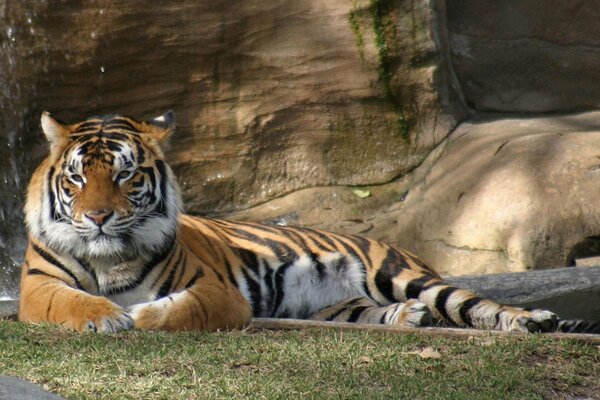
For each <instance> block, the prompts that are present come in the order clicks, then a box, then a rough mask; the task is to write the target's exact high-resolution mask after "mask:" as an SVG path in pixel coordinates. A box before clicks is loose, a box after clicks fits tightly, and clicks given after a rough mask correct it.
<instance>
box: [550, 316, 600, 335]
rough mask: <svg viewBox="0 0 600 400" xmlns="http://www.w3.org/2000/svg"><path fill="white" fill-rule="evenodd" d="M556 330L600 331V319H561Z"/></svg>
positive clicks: (575, 331) (573, 331)
mask: <svg viewBox="0 0 600 400" xmlns="http://www.w3.org/2000/svg"><path fill="white" fill-rule="evenodd" d="M556 330H557V331H558V332H563V333H600V321H588V320H583V319H564V320H559V321H558V327H557V329H556Z"/></svg>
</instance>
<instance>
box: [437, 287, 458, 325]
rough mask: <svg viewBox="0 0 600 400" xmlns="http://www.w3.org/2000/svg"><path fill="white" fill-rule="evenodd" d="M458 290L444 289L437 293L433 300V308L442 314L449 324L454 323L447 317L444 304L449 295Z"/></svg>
mask: <svg viewBox="0 0 600 400" xmlns="http://www.w3.org/2000/svg"><path fill="white" fill-rule="evenodd" d="M457 290H458V289H457V288H455V287H446V288H444V289H442V290H440V291H439V293H438V295H437V297H436V298H435V308H436V309H437V310H438V311H439V312H440V314H442V316H443V317H444V318H445V319H446V320H447V321H450V322H454V321H453V320H452V318H450V315H448V310H446V302H447V301H448V298H449V297H450V295H451V294H452V293H454V292H456V291H457Z"/></svg>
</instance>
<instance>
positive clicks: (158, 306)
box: [127, 292, 186, 321]
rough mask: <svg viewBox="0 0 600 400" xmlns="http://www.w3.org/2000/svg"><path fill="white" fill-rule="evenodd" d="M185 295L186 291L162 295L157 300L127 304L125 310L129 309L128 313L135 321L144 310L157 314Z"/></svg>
mask: <svg viewBox="0 0 600 400" xmlns="http://www.w3.org/2000/svg"><path fill="white" fill-rule="evenodd" d="M185 295H186V292H180V293H173V294H171V295H169V296H166V297H163V298H161V299H158V300H154V301H149V302H147V303H139V304H135V305H133V306H129V307H128V308H127V310H128V311H129V314H130V315H131V317H132V318H133V320H134V321H136V320H137V319H138V318H139V317H140V315H141V314H142V313H144V312H146V311H150V312H153V313H159V314H162V313H164V312H166V311H167V308H168V307H170V306H171V305H172V304H173V303H174V302H175V301H177V300H179V299H180V298H182V297H184V296H185Z"/></svg>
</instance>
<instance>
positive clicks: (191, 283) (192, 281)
mask: <svg viewBox="0 0 600 400" xmlns="http://www.w3.org/2000/svg"><path fill="white" fill-rule="evenodd" d="M203 276H204V272H203V271H202V268H200V267H198V269H197V270H196V274H195V275H194V276H193V277H192V279H190V280H189V282H188V283H186V284H185V289H186V290H187V289H189V288H191V287H192V286H194V284H195V283H196V281H197V280H198V279H200V278H202V277H203Z"/></svg>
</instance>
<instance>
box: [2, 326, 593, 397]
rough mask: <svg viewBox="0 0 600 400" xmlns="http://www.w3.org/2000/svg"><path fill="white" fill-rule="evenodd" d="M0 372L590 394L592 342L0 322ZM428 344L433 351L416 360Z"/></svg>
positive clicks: (271, 386)
mask: <svg viewBox="0 0 600 400" xmlns="http://www.w3.org/2000/svg"><path fill="white" fill-rule="evenodd" d="M0 346H1V347H0V349H1V350H0V374H6V375H12V376H18V377H21V378H25V379H27V380H29V381H32V382H35V383H37V384H40V385H43V386H44V387H46V388H47V389H49V390H51V391H53V392H55V393H58V394H60V395H62V396H65V397H67V398H73V399H80V398H81V399H86V398H89V399H129V398H131V399H140V398H141V399H231V398H236V399H237V398H257V399H261V398H263V399H278V398H281V399H295V398H308V399H311V398H334V399H354V398H357V399H358V398H368V399H379V398H381V399H383V398H409V399H442V398H445V399H535V398H561V397H568V396H580V397H585V396H591V397H593V396H597V395H598V393H600V379H599V378H600V349H599V348H598V346H594V345H589V344H582V343H575V342H570V341H556V340H552V339H549V338H547V337H541V336H536V335H531V336H527V337H525V338H522V337H521V338H516V337H512V338H511V337H508V338H501V337H494V336H491V335H490V336H485V337H483V338H473V339H471V340H468V341H460V340H454V339H442V338H432V337H425V336H418V335H394V334H386V333H374V332H354V331H319V330H307V331H288V332H283V331H262V330H247V331H238V332H229V333H146V332H126V333H122V334H117V335H98V334H77V333H73V332H67V331H65V330H61V329H58V328H55V327H49V326H31V325H24V324H20V323H16V322H7V321H0ZM426 347H432V348H433V349H434V350H436V351H437V352H438V353H439V354H440V357H439V358H422V357H421V356H420V355H419V353H420V352H421V351H422V350H423V349H424V348H426Z"/></svg>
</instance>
